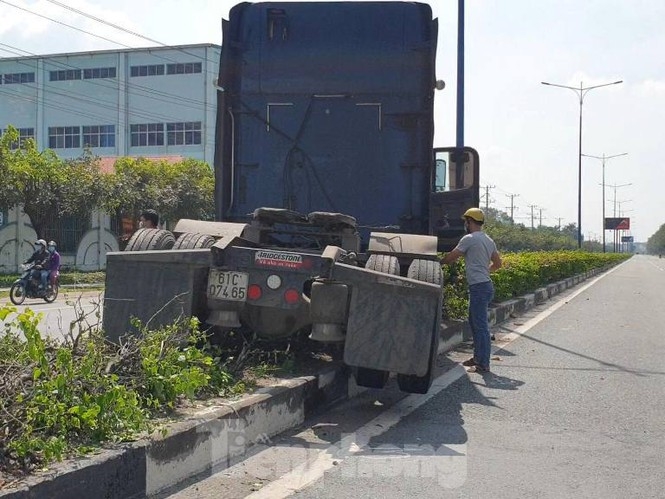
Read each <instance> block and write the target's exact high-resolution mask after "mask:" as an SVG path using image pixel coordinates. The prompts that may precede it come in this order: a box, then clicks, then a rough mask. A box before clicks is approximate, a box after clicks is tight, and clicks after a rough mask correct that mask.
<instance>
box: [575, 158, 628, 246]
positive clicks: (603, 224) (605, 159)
mask: <svg viewBox="0 0 665 499" xmlns="http://www.w3.org/2000/svg"><path fill="white" fill-rule="evenodd" d="M627 154H628V153H627V152H622V153H621V154H614V155H612V156H605V153H603V155H602V156H592V155H591V154H582V156H585V157H587V158H595V159H600V160H601V161H602V162H603V223H602V225H601V227H602V230H603V253H605V161H607V160H608V159H612V158H618V157H619V156H626V155H627Z"/></svg>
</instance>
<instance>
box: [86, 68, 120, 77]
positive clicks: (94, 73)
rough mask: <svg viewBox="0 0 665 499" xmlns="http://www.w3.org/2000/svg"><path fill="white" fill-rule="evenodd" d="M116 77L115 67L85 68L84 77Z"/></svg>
mask: <svg viewBox="0 0 665 499" xmlns="http://www.w3.org/2000/svg"><path fill="white" fill-rule="evenodd" d="M93 78H115V68H89V69H84V70H83V79H84V80H92V79H93Z"/></svg>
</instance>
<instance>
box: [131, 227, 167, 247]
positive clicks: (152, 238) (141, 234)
mask: <svg viewBox="0 0 665 499" xmlns="http://www.w3.org/2000/svg"><path fill="white" fill-rule="evenodd" d="M174 244H175V237H173V234H172V233H171V232H169V231H168V230H162V229H139V230H137V231H136V232H134V234H133V235H132V238H131V239H130V240H129V242H128V243H127V246H126V247H125V251H155V250H168V249H171V248H172V247H173V245H174Z"/></svg>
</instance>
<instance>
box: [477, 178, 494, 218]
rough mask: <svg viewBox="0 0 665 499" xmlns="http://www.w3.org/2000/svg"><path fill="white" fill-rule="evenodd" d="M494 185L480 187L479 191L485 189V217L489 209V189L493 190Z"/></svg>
mask: <svg viewBox="0 0 665 499" xmlns="http://www.w3.org/2000/svg"><path fill="white" fill-rule="evenodd" d="M495 187H496V185H486V186H485V187H482V186H481V187H480V188H481V189H485V196H484V197H485V216H487V210H488V209H489V207H490V189H494V188H495Z"/></svg>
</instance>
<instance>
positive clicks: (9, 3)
mask: <svg viewBox="0 0 665 499" xmlns="http://www.w3.org/2000/svg"><path fill="white" fill-rule="evenodd" d="M0 2H2V3H4V4H7V5H10V6H12V7H14V8H16V9H19V10H22V11H24V12H27V13H29V14H32V15H34V16H37V17H41V18H42V19H47V20H49V21H51V22H54V23H57V24H60V25H62V26H67V27H68V28H71V29H75V30H76V31H80V32H81V33H85V34H86V35H90V36H94V37H95V38H99V39H101V40H105V41H107V42H111V43H113V44H115V45H120V46H122V47H125V48H132V47H130V46H129V45H125V44H124V43H120V42H116V41H114V40H111V39H110V38H106V37H103V36H101V35H97V34H95V33H91V32H90V31H86V30H84V29H81V28H77V27H76V26H72V25H71V24H67V23H63V22H62V21H58V20H57V19H53V18H52V17H48V16H45V15H43V14H39V13H37V12H35V11H32V10H30V9H26V8H25V7H21V6H19V5H16V4H13V3H11V2H7V1H6V0H0Z"/></svg>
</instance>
